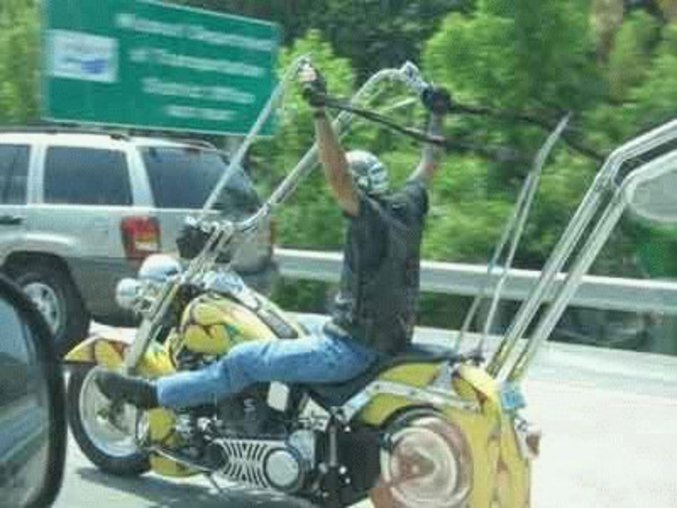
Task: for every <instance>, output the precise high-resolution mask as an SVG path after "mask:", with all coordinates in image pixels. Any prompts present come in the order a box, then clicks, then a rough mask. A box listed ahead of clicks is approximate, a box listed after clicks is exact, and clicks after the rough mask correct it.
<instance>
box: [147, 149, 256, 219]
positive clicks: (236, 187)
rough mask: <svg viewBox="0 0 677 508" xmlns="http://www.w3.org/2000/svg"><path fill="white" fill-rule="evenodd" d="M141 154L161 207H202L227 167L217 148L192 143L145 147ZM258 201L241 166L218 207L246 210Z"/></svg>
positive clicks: (250, 208)
mask: <svg viewBox="0 0 677 508" xmlns="http://www.w3.org/2000/svg"><path fill="white" fill-rule="evenodd" d="M141 155H142V157H143V161H144V163H145V165H146V169H147V171H148V178H149V180H150V185H151V188H152V190H153V196H154V198H155V206H157V207H158V208H181V209H200V208H202V206H203V205H204V203H205V201H207V198H208V197H209V195H210V193H211V192H212V190H213V189H214V187H215V186H216V184H217V182H218V181H219V178H221V175H223V173H224V171H225V170H226V168H227V167H228V165H227V163H226V162H225V161H224V160H223V158H222V156H221V155H220V154H219V153H218V152H215V151H209V150H201V149H196V148H192V147H176V146H171V147H165V146H163V147H145V148H142V149H141ZM259 204H260V200H259V198H258V195H257V194H256V191H255V190H254V187H253V185H252V183H251V180H250V179H249V177H248V176H247V175H246V173H245V172H244V171H243V170H242V169H241V168H238V169H237V170H236V171H235V173H234V174H233V175H232V176H231V177H230V179H229V181H228V183H227V184H226V187H225V189H224V191H223V193H222V194H221V198H220V199H219V201H218V203H217V204H216V205H215V208H218V209H219V210H222V211H224V212H225V213H228V214H235V213H247V212H252V211H254V210H256V209H257V208H258V206H259Z"/></svg>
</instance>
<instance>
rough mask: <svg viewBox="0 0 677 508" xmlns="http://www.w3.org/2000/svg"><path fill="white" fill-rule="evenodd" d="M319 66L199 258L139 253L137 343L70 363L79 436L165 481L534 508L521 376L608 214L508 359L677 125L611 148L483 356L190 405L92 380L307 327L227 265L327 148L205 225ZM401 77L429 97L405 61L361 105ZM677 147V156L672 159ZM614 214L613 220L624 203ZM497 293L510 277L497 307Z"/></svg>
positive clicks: (235, 160)
mask: <svg viewBox="0 0 677 508" xmlns="http://www.w3.org/2000/svg"><path fill="white" fill-rule="evenodd" d="M307 62H308V60H307V59H306V58H302V59H299V60H298V61H296V62H294V63H293V65H292V66H291V67H290V69H289V70H288V72H287V73H286V75H285V76H283V78H282V79H281V81H280V84H279V85H278V87H277V88H276V90H275V91H274V92H273V94H272V95H271V97H270V99H269V101H268V103H267V105H266V107H265V108H264V109H263V111H262V113H261V115H260V116H259V118H258V120H257V121H256V123H255V124H254V126H253V127H252V130H251V132H250V133H249V134H248V136H247V137H246V138H245V140H244V141H243V143H242V145H241V146H240V147H239V149H238V151H237V152H236V154H235V155H234V156H233V157H232V159H231V162H230V165H229V167H228V169H227V170H226V172H225V174H224V175H223V178H222V179H221V181H220V182H219V184H218V185H217V186H216V188H215V189H214V191H213V193H212V195H211V196H210V198H209V199H208V200H207V203H206V204H205V207H204V214H203V219H202V220H200V221H198V224H201V225H204V227H205V235H206V242H205V245H204V247H203V248H202V250H201V252H200V253H199V254H198V255H197V256H196V257H195V258H193V259H192V260H191V261H190V263H189V264H188V266H187V267H185V268H183V267H182V266H181V264H180V263H179V262H178V261H176V260H175V259H173V258H171V257H169V256H165V255H154V256H151V257H149V258H147V259H146V260H145V261H144V262H143V264H142V266H141V267H140V269H139V273H138V278H137V279H136V280H134V279H129V280H124V281H121V282H120V284H119V285H118V292H117V297H118V303H119V304H121V305H122V306H123V307H124V308H127V309H133V310H134V311H135V312H137V313H139V314H141V316H142V317H143V321H142V323H141V325H140V326H139V328H138V330H137V331H136V335H135V337H134V339H133V340H132V341H131V342H128V341H126V340H124V339H123V338H121V337H101V336H94V337H90V338H89V339H87V340H85V341H84V342H82V343H81V344H79V345H78V346H76V347H75V348H74V349H73V350H72V351H71V352H69V353H68V355H67V356H66V358H65V361H66V362H67V363H68V364H70V365H71V366H72V373H71V377H70V382H69V386H68V402H69V408H68V412H69V420H70V424H71V429H72V432H73V435H74V437H75V439H76V441H77V442H78V444H79V446H80V448H81V449H82V451H83V452H84V454H85V455H86V456H87V457H88V458H89V459H90V460H91V461H92V462H93V463H94V464H96V465H97V466H98V467H99V468H100V469H102V470H103V471H106V472H108V473H111V474H115V475H121V476H135V475H140V474H143V473H145V472H147V471H149V470H152V471H154V472H155V473H157V474H159V475H162V476H167V477H187V476H192V475H199V474H203V475H206V476H207V477H208V478H209V479H210V481H212V482H213V484H214V485H215V486H216V487H217V488H219V489H220V487H219V485H218V483H217V480H218V479H219V478H224V479H226V480H229V481H233V482H238V483H243V484H247V485H250V486H253V487H257V488H264V489H272V490H274V491H279V492H282V493H285V494H289V495H293V496H297V497H301V498H305V499H307V500H310V501H311V502H313V503H317V504H319V505H322V506H331V507H338V506H349V505H351V504H353V503H356V502H358V501H360V500H362V499H365V498H366V497H368V496H371V498H372V500H373V501H374V503H375V504H376V505H377V506H379V507H389V508H390V507H410V506H417V507H421V508H423V507H437V508H439V507H449V508H451V507H464V506H469V507H489V506H504V507H522V506H528V505H529V502H530V501H529V499H530V483H531V474H530V471H531V465H532V460H533V459H534V457H535V456H536V455H537V453H538V447H539V440H540V433H539V432H538V431H537V430H535V429H534V427H533V426H531V425H530V424H529V423H528V422H527V421H526V420H525V419H524V418H523V416H522V409H523V407H524V400H523V397H522V394H521V391H520V381H521V380H522V378H523V376H524V373H525V372H526V369H527V366H528V364H529V362H530V361H531V359H532V358H533V355H534V354H535V351H536V349H537V348H538V346H539V345H540V344H541V343H542V342H543V340H544V336H547V335H548V334H549V331H548V327H549V326H550V324H551V321H552V320H553V319H555V323H556V318H557V317H558V316H555V317H553V315H552V312H551V311H552V310H553V308H554V309H555V311H556V312H560V310H563V306H566V299H567V297H570V294H571V291H572V287H573V288H575V286H576V285H577V284H578V283H580V277H581V276H582V273H584V272H585V270H587V267H589V264H587V267H586V266H585V265H586V263H588V262H591V260H590V258H591V257H592V258H594V256H595V255H596V253H594V252H592V251H594V250H595V249H598V247H600V245H599V243H600V241H601V243H603V240H604V239H605V238H602V237H603V236H604V234H606V236H608V233H609V231H610V229H609V221H606V222H604V224H605V225H604V227H603V228H602V230H601V231H600V232H599V234H597V237H596V238H593V236H591V237H590V238H591V240H594V245H592V246H591V247H590V248H588V247H589V246H587V245H586V246H585V247H584V249H583V250H581V252H580V255H583V256H584V260H583V261H584V262H583V263H578V264H577V265H576V267H575V268H576V270H575V271H574V273H573V275H574V279H573V280H571V279H567V281H566V282H565V284H564V285H563V286H564V289H565V291H564V294H563V298H562V299H560V298H559V296H562V295H557V297H555V299H554V300H553V303H552V305H551V306H550V307H549V311H548V312H546V313H545V314H544V315H543V318H544V319H546V323H545V325H542V326H539V327H537V332H536V333H535V334H534V336H533V337H532V338H531V339H530V340H529V341H528V342H527V344H526V346H525V347H524V350H523V351H522V354H521V355H520V356H518V357H517V359H516V360H515V361H514V362H513V363H512V364H511V362H509V361H508V359H509V358H510V357H511V353H514V350H515V348H516V346H517V345H518V341H517V339H518V338H520V337H521V336H522V334H523V333H524V330H525V329H526V325H525V323H526V324H528V321H529V319H531V318H533V316H534V314H535V310H537V309H538V308H539V307H540V303H542V302H543V299H544V298H545V297H546V296H548V295H549V293H550V292H551V291H550V289H552V285H553V284H554V275H555V274H556V273H558V272H559V269H560V268H561V267H562V263H563V262H564V260H565V259H566V257H567V256H568V255H570V254H571V252H572V250H573V247H572V244H573V243H575V242H576V241H578V239H580V237H581V232H582V229H581V227H583V228H584V227H585V225H587V223H589V221H590V220H591V218H592V214H593V212H594V211H595V210H596V209H597V208H598V207H599V206H600V203H601V200H602V199H603V195H604V194H605V192H606V191H607V190H609V189H610V188H611V187H610V186H611V185H612V184H613V185H615V183H614V177H615V176H616V174H617V173H618V168H619V167H620V165H621V163H622V162H623V161H624V160H626V159H629V158H632V157H635V156H636V155H637V153H638V146H640V145H641V146H642V147H646V146H647V144H648V145H650V147H654V146H657V139H660V140H663V141H664V140H665V138H666V136H667V137H670V136H672V138H674V137H675V135H677V122H673V123H672V124H670V125H669V126H667V127H664V128H663V130H661V131H660V132H658V133H656V132H652V133H649V134H648V135H646V136H645V138H643V139H641V140H640V142H639V143H636V144H634V145H633V144H630V148H628V149H625V151H623V150H621V151H620V152H618V153H616V152H615V154H616V155H615V156H613V157H612V161H611V169H609V168H607V169H603V170H602V172H601V173H600V174H601V175H602V177H599V178H598V180H597V181H596V184H594V189H593V190H591V193H590V195H589V196H588V197H586V200H584V204H583V205H585V206H584V210H583V211H582V212H580V213H578V214H577V216H576V217H575V224H573V225H570V229H571V231H569V230H568V231H567V233H565V235H564V237H563V241H562V242H561V243H560V245H558V247H557V248H556V250H555V252H554V253H553V255H554V256H555V257H554V260H551V261H550V262H549V263H548V265H547V266H546V268H545V269H544V271H543V277H542V279H541V280H540V281H539V283H538V284H537V285H536V287H535V290H534V292H533V293H532V297H533V298H530V299H529V300H527V301H526V302H525V306H526V307H524V306H523V308H522V309H521V312H519V313H518V316H517V317H516V321H515V322H514V323H513V327H512V328H511V329H510V330H509V331H508V333H507V334H506V336H505V337H504V340H503V341H502V342H501V344H500V345H499V347H498V349H497V350H496V351H495V353H494V355H493V357H492V358H490V359H489V360H488V361H486V362H485V361H484V357H483V355H482V354H479V353H482V352H483V349H484V345H482V344H480V345H479V346H478V347H477V348H473V349H470V350H468V351H465V352H463V351H461V347H460V345H459V344H456V346H455V347H450V348H439V347H437V348H433V347H426V346H422V345H416V346H414V347H412V349H411V350H410V351H407V352H406V353H403V354H401V355H399V356H396V357H394V358H389V359H387V360H383V361H379V362H377V364H376V365H373V366H372V367H370V368H369V369H368V370H367V372H364V373H363V374H361V375H360V376H358V377H357V378H355V379H352V380H349V381H347V382H345V383H339V384H317V385H296V386H288V385H284V384H281V383H276V382H274V383H270V384H266V385H256V386H254V387H251V388H249V389H247V390H245V391H244V392H243V393H240V394H238V395H237V396H234V397H231V398H227V399H224V400H217V401H214V403H213V404H209V405H205V406H201V407H197V408H192V409H186V410H182V411H172V410H169V409H166V408H158V409H153V410H150V411H145V412H144V411H138V410H136V409H135V408H133V407H131V406H129V405H126V404H122V403H115V402H111V401H110V400H108V399H106V398H105V397H104V396H103V395H102V394H101V393H100V392H99V390H98V388H97V386H96V384H95V382H94V375H95V373H96V371H97V370H98V369H113V370H119V371H125V372H128V373H135V374H138V375H141V376H145V377H147V378H158V377H161V376H165V375H168V374H172V373H175V372H181V371H186V370H192V369H198V368H201V367H204V366H206V365H209V364H210V363H212V362H214V361H217V360H218V359H219V358H220V357H221V356H223V355H226V354H227V353H228V351H229V349H230V348H231V347H233V345H235V344H237V343H240V342H242V341H248V340H294V339H295V338H297V337H299V336H301V335H302V334H304V333H308V330H307V329H306V327H305V326H304V324H302V323H301V322H299V321H298V320H297V319H295V318H294V317H292V316H290V315H289V314H287V313H285V312H283V311H282V310H281V309H280V308H279V307H277V306H276V305H275V304H274V303H273V302H271V301H270V300H268V299H267V298H265V297H264V296H262V295H260V294H258V293H256V292H255V291H253V290H251V289H249V288H248V287H247V286H246V285H245V284H244V283H243V282H242V280H241V279H240V278H239V277H238V276H237V274H236V273H235V272H234V271H233V270H232V269H231V268H230V266H229V265H228V264H227V263H226V264H223V263H218V264H217V263H216V261H217V258H218V259H219V261H221V260H222V259H223V258H224V256H225V257H226V258H227V257H228V255H229V254H232V253H233V252H234V251H235V250H236V249H237V247H238V245H239V244H240V243H241V242H242V240H243V239H246V238H247V237H248V236H249V235H251V234H252V232H253V231H256V230H257V228H260V227H263V226H264V225H265V224H266V222H267V221H268V220H269V219H270V217H271V215H272V214H273V213H274V211H275V210H276V209H277V208H278V207H279V206H280V205H281V204H283V203H284V201H285V200H286V199H287V198H288V197H289V196H290V195H291V194H292V193H293V191H294V190H295V188H296V187H297V186H298V185H299V183H300V182H301V181H302V180H303V178H304V177H305V176H306V175H307V174H308V173H309V172H310V171H312V169H313V168H314V167H315V166H316V165H317V148H316V147H313V148H311V149H310V150H309V151H308V152H307V153H306V155H305V156H304V157H303V158H302V159H301V160H300V162H299V163H298V165H297V166H296V167H295V168H294V169H293V170H292V171H291V172H290V173H289V174H288V176H287V177H286V178H285V179H284V181H283V182H282V183H281V184H280V185H279V187H278V188H277V189H276V190H275V191H274V192H273V193H272V194H271V196H270V197H269V198H268V200H267V201H266V202H265V203H264V204H263V205H262V206H261V208H260V209H259V210H258V211H257V212H256V213H255V214H253V215H252V216H251V217H249V218H247V219H245V220H243V221H240V222H230V221H227V220H218V221H212V220H207V218H206V217H207V211H208V210H209V209H210V208H211V206H212V205H213V203H214V201H215V200H216V198H217V197H218V196H219V194H220V192H221V189H222V188H223V186H224V185H225V183H226V182H227V180H228V178H229V177H230V176H231V175H232V174H233V172H234V171H237V170H238V169H237V168H238V167H239V165H240V163H241V161H242V159H243V157H244V155H245V153H246V151H247V149H248V148H249V146H250V145H251V143H252V142H253V140H254V138H255V136H256V135H257V133H258V132H259V131H260V129H261V127H262V126H263V125H264V124H265V122H266V120H267V119H268V117H269V116H270V114H271V113H272V112H273V111H274V110H275V108H276V107H277V106H278V105H279V103H280V102H281V101H282V98H283V96H284V92H285V90H286V88H287V87H289V86H290V84H291V83H292V82H293V81H294V78H295V76H296V75H297V73H298V72H299V70H300V68H301V67H302V66H303V65H305V64H306V63H307ZM392 81H396V82H401V83H404V84H405V85H406V86H408V87H409V88H410V90H411V91H412V93H415V94H417V95H418V94H419V93H420V89H421V82H422V77H421V76H420V74H419V73H418V70H417V69H416V68H415V66H413V65H412V64H410V63H407V64H405V65H404V66H403V67H402V68H400V69H386V70H383V71H380V72H378V73H377V74H375V75H374V76H372V77H371V78H370V79H369V80H368V81H367V82H366V83H365V85H364V86H363V87H362V88H361V89H360V90H359V91H358V92H357V93H356V95H355V96H354V97H353V99H352V101H351V104H357V103H359V102H368V101H369V100H372V99H373V98H374V97H375V96H376V95H377V92H378V88H379V86H380V85H381V84H383V83H387V82H392ZM354 113H355V111H354V110H349V109H346V110H345V111H342V112H341V113H340V114H339V115H338V116H337V118H336V119H335V121H334V125H335V128H336V129H337V130H338V131H339V132H340V133H343V132H345V130H346V129H347V128H348V126H349V125H350V123H351V121H352V119H353V116H354ZM565 123H566V122H565V121H564V122H562V123H561V124H560V125H559V126H558V128H557V130H556V131H555V132H553V134H552V135H551V136H550V138H549V139H548V141H547V142H546V145H544V147H543V149H542V150H541V152H539V156H538V157H537V161H536V164H535V166H534V170H533V171H532V173H531V174H530V178H529V179H528V182H527V184H528V185H526V186H525V191H524V192H523V193H522V195H521V196H520V200H519V201H518V207H517V213H515V215H514V216H513V217H512V219H511V221H510V223H509V224H508V229H509V230H511V231H512V238H513V242H512V243H511V244H510V249H509V251H510V252H509V253H508V261H506V266H504V268H505V269H504V270H503V273H504V274H506V273H507V263H508V262H510V261H511V259H512V255H514V248H515V246H516V242H517V239H518V237H519V235H520V234H521V231H522V229H523V225H524V219H525V217H526V215H527V213H528V208H529V205H530V202H531V199H533V189H534V188H535V185H536V184H537V180H538V178H537V176H538V174H539V173H540V169H541V168H542V166H543V164H544V162H545V159H546V158H547V155H548V153H549V151H550V150H551V148H552V145H554V143H555V141H556V140H557V138H558V137H559V135H560V134H561V132H562V130H563V129H564V125H565ZM672 138H671V139H672ZM647 140H648V141H647ZM672 155H673V157H672V158H671V159H670V161H668V162H672V161H673V159H675V157H674V153H673V154H672ZM660 160H662V162H660ZM660 160H659V163H658V164H657V165H656V164H654V165H653V166H651V165H650V164H649V165H650V166H651V167H648V168H644V166H642V168H639V169H636V170H634V171H633V173H632V174H634V175H637V174H638V172H639V173H640V174H641V175H645V174H647V172H648V173H650V174H651V175H655V174H656V171H658V172H659V173H660V171H661V170H663V169H664V166H665V164H666V161H665V160H663V159H660ZM673 166H674V165H673ZM605 167H606V166H605ZM662 174H663V173H660V175H662ZM532 175H533V178H531V176H532ZM652 178H653V176H652ZM632 182H633V184H632V185H634V187H633V189H635V190H637V188H639V187H641V185H642V182H643V180H642V179H641V178H640V177H638V178H635V179H634V180H632ZM638 182H639V183H638ZM638 186H639V187H638ZM626 187H627V186H621V187H619V189H620V188H622V189H625V190H623V192H622V195H623V196H625V195H626V194H627V193H628V192H629V191H627V189H626ZM632 192H634V190H633V191H632ZM615 195H616V194H614V196H615ZM618 202H619V198H612V199H611V205H614V204H615V205H618ZM586 203H587V204H586ZM583 205H582V207H583ZM611 205H610V206H611ZM617 207H618V206H616V208H617ZM614 210H616V209H615V208H614ZM614 214H615V215H614ZM614 214H612V215H613V217H616V216H617V210H616V211H615V212H614ZM676 215H677V214H676ZM605 217H606V215H605ZM613 217H612V219H613ZM586 221H588V222H587V223H586ZM573 222H574V221H572V223H573ZM611 222H613V221H611ZM600 227H601V226H600ZM611 227H612V226H611ZM509 239H510V235H505V237H504V238H503V239H502V241H501V243H500V245H499V249H498V250H497V252H499V251H502V250H503V248H504V247H505V246H507V245H508V240H509ZM497 259H498V256H497V257H496V259H495V260H494V261H496V260H497ZM495 266H497V263H492V264H490V272H491V271H492V270H493V269H494V268H495ZM491 275H493V274H491ZM501 280H503V278H501ZM501 287H502V283H500V281H499V284H497V285H496V291H495V294H494V299H495V300H496V299H497V298H498V295H500V290H501ZM560 314H561V312H560ZM550 331H551V330H550ZM512 356H514V354H513V355H512ZM511 366H512V368H511Z"/></svg>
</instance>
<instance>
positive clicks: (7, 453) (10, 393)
mask: <svg viewBox="0 0 677 508" xmlns="http://www.w3.org/2000/svg"><path fill="white" fill-rule="evenodd" d="M65 414H66V412H65V401H64V383H63V373H62V370H61V365H60V363H59V360H58V358H57V355H56V352H55V351H54V342H53V340H52V337H51V333H50V331H49V327H48V326H47V323H46V322H45V321H44V318H43V317H42V315H40V313H39V312H38V310H37V309H36V308H35V307H34V305H33V303H32V302H31V301H30V300H29V299H28V297H27V296H26V295H24V294H23V292H22V291H21V290H20V289H19V288H18V287H17V286H16V285H15V284H14V283H12V282H11V281H9V279H7V278H5V277H4V276H0V504H2V505H3V506H16V507H31V506H48V505H50V504H51V503H52V502H53V501H54V499H55V498H56V496H57V494H58V492H59V489H60V488H61V483H62V479H63V470H64V459H65V454H66V416H65Z"/></svg>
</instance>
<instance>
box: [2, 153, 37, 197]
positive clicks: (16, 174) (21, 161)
mask: <svg viewBox="0 0 677 508" xmlns="http://www.w3.org/2000/svg"><path fill="white" fill-rule="evenodd" d="M29 153H30V149H29V148H28V146H27V145H0V203H2V204H5V205H17V204H25V203H26V179H27V177H28V156H29Z"/></svg>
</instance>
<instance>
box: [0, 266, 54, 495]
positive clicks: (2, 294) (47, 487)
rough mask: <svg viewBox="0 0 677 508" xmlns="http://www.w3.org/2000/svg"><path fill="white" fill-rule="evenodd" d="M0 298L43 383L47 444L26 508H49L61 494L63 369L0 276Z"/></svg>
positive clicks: (42, 330)
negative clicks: (24, 329)
mask: <svg viewBox="0 0 677 508" xmlns="http://www.w3.org/2000/svg"><path fill="white" fill-rule="evenodd" d="M0 298H2V299H5V300H6V301H7V302H8V303H9V304H10V305H11V306H12V307H14V308H15V309H16V310H17V312H18V314H19V316H20V317H21V318H23V319H25V321H26V323H27V324H28V327H29V330H30V332H31V334H32V335H33V336H34V338H35V340H34V341H33V344H32V346H33V351H34V353H35V356H36V361H37V363H38V365H39V366H40V367H42V369H43V375H44V377H45V380H46V381H47V391H48V393H47V396H48V401H49V405H48V411H49V429H50V432H49V435H50V439H49V443H48V448H47V464H46V466H45V467H46V474H45V477H44V480H45V481H44V483H43V485H42V487H41V488H40V489H39V490H38V493H37V495H36V496H35V497H34V498H33V499H32V500H31V501H32V502H31V503H30V504H29V506H36V507H39V506H50V505H51V504H52V503H53V502H54V500H55V499H56V497H57V496H58V494H59V491H60V490H61V485H62V484H63V475H64V469H65V461H66V441H67V434H66V401H65V393H64V391H65V390H64V381H63V370H62V369H63V368H62V366H61V363H60V361H59V358H58V356H57V354H56V350H55V348H54V340H53V338H52V335H51V332H50V331H49V326H48V325H47V322H46V321H45V319H44V318H43V316H42V314H40V312H39V311H38V310H37V308H36V307H35V305H34V304H33V303H32V302H31V300H30V299H29V298H28V297H27V296H26V295H25V294H24V293H23V291H21V289H20V288H19V287H18V286H17V285H16V284H15V283H14V282H13V281H12V280H10V279H9V278H7V277H6V276H5V275H2V274H0Z"/></svg>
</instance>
